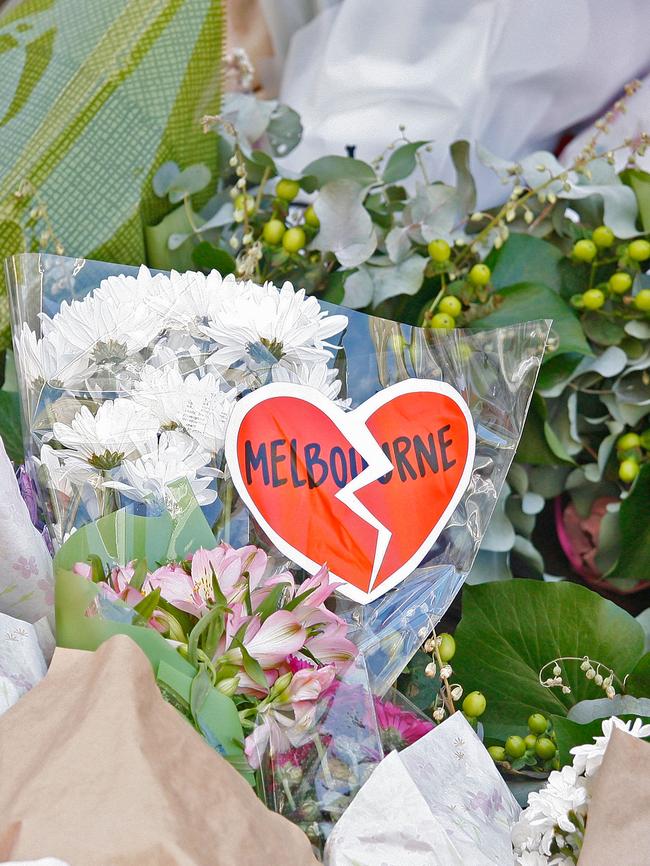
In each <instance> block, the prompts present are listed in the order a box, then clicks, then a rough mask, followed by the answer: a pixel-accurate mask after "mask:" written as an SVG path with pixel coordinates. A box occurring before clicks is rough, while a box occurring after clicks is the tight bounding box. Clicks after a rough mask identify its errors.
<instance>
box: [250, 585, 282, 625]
mask: <svg viewBox="0 0 650 866" xmlns="http://www.w3.org/2000/svg"><path fill="white" fill-rule="evenodd" d="M286 589H287V584H286V583H278V584H277V585H276V586H274V587H273V589H272V590H271V592H270V593H269V594H268V595H267V596H266V598H265V599H264V601H263V602H262V604H261V605H260V606H259V607H258V608H257V615H258V616H259V618H260V621H261V622H264V621H265V620H267V619H268V618H269V617H270V616H271V614H272V613H275V612H276V611H277V610H280V608H281V607H282V598H283V596H284V594H285V591H286Z"/></svg>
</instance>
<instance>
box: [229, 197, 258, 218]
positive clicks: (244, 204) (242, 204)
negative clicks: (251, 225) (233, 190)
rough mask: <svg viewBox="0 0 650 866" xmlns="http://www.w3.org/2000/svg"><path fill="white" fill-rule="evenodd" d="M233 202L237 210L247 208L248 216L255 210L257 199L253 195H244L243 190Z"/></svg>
mask: <svg viewBox="0 0 650 866" xmlns="http://www.w3.org/2000/svg"><path fill="white" fill-rule="evenodd" d="M233 204H234V205H235V210H242V211H243V210H245V211H246V214H247V215H248V216H250V215H251V214H252V213H253V211H254V210H255V199H254V198H253V196H252V195H244V193H243V192H240V193H239V195H238V196H236V197H235V200H234V202H233Z"/></svg>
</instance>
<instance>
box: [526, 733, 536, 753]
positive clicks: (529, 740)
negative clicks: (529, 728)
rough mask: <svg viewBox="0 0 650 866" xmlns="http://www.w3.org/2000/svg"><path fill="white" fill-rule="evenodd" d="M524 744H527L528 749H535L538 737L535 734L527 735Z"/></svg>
mask: <svg viewBox="0 0 650 866" xmlns="http://www.w3.org/2000/svg"><path fill="white" fill-rule="evenodd" d="M524 743H526V749H534V748H535V744H536V743H537V737H536V736H535V734H526V736H525V737H524Z"/></svg>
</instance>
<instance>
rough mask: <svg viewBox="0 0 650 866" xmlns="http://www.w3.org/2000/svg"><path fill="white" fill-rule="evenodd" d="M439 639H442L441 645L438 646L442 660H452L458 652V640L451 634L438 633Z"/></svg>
mask: <svg viewBox="0 0 650 866" xmlns="http://www.w3.org/2000/svg"><path fill="white" fill-rule="evenodd" d="M438 639H439V640H440V645H439V646H438V652H439V653H440V660H441V661H443V662H449V661H451V660H452V659H453V657H454V655H455V654H456V641H455V640H454V639H453V637H452V636H451V635H450V634H440V635H438Z"/></svg>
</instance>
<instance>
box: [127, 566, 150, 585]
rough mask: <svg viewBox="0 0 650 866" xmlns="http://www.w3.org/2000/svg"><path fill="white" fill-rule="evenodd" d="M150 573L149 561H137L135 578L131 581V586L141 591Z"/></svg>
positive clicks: (134, 571) (134, 570) (134, 572)
mask: <svg viewBox="0 0 650 866" xmlns="http://www.w3.org/2000/svg"><path fill="white" fill-rule="evenodd" d="M148 573H149V568H148V566H147V560H146V559H138V560H136V563H135V568H134V569H133V577H132V578H131V580H130V581H129V584H130V586H132V587H133V588H134V589H138V590H141V589H142V587H143V586H144V582H145V580H146V579H147V575H148Z"/></svg>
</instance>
